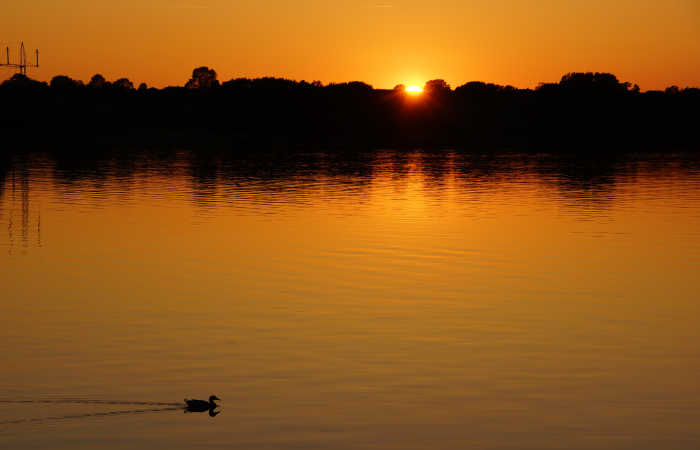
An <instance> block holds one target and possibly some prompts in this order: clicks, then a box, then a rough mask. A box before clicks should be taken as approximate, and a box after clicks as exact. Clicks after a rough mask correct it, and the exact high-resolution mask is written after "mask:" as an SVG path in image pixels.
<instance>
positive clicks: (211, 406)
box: [185, 395, 221, 417]
mask: <svg viewBox="0 0 700 450" xmlns="http://www.w3.org/2000/svg"><path fill="white" fill-rule="evenodd" d="M215 400H219V401H221V399H220V398H219V397H217V396H216V395H212V396H210V397H209V401H206V400H196V399H185V405H186V406H185V412H186V413H188V412H205V411H207V412H209V416H211V417H214V416H216V415H217V414H219V413H220V412H221V411H214V410H215V409H216V408H218V407H219V405H217V404H216V403H215V402H214V401H215Z"/></svg>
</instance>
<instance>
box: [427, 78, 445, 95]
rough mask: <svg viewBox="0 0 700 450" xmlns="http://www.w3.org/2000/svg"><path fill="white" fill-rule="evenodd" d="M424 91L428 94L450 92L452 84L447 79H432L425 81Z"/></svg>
mask: <svg viewBox="0 0 700 450" xmlns="http://www.w3.org/2000/svg"><path fill="white" fill-rule="evenodd" d="M423 92H425V93H427V94H433V93H445V92H450V85H449V84H447V82H446V81H445V80H440V79H438V80H430V81H428V82H426V83H425V86H424V87H423Z"/></svg>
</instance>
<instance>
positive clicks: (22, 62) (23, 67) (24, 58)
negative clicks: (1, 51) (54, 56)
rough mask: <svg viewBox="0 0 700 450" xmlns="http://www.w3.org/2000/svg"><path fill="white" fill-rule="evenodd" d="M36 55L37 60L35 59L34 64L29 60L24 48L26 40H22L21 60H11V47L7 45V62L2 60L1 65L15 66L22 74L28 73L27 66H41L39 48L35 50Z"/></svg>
mask: <svg viewBox="0 0 700 450" xmlns="http://www.w3.org/2000/svg"><path fill="white" fill-rule="evenodd" d="M34 55H35V57H36V60H35V62H34V64H32V63H30V62H29V61H28V60H27V52H26V50H25V49H24V42H22V43H21V44H20V46H19V62H17V63H11V62H10V47H5V62H0V67H14V68H15V69H17V71H18V72H19V73H21V74H22V75H27V68H28V67H31V68H36V67H39V50H34Z"/></svg>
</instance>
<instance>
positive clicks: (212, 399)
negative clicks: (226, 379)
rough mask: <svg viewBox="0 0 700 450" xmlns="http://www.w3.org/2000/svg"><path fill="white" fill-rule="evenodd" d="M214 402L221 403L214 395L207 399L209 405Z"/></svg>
mask: <svg viewBox="0 0 700 450" xmlns="http://www.w3.org/2000/svg"><path fill="white" fill-rule="evenodd" d="M214 400H218V401H221V399H220V398H219V397H217V396H216V395H212V396H211V397H209V403H214Z"/></svg>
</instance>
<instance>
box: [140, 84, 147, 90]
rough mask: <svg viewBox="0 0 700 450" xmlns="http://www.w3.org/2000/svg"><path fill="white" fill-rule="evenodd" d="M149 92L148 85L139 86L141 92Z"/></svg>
mask: <svg viewBox="0 0 700 450" xmlns="http://www.w3.org/2000/svg"><path fill="white" fill-rule="evenodd" d="M145 90H148V85H147V84H146V83H141V84H139V91H145Z"/></svg>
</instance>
